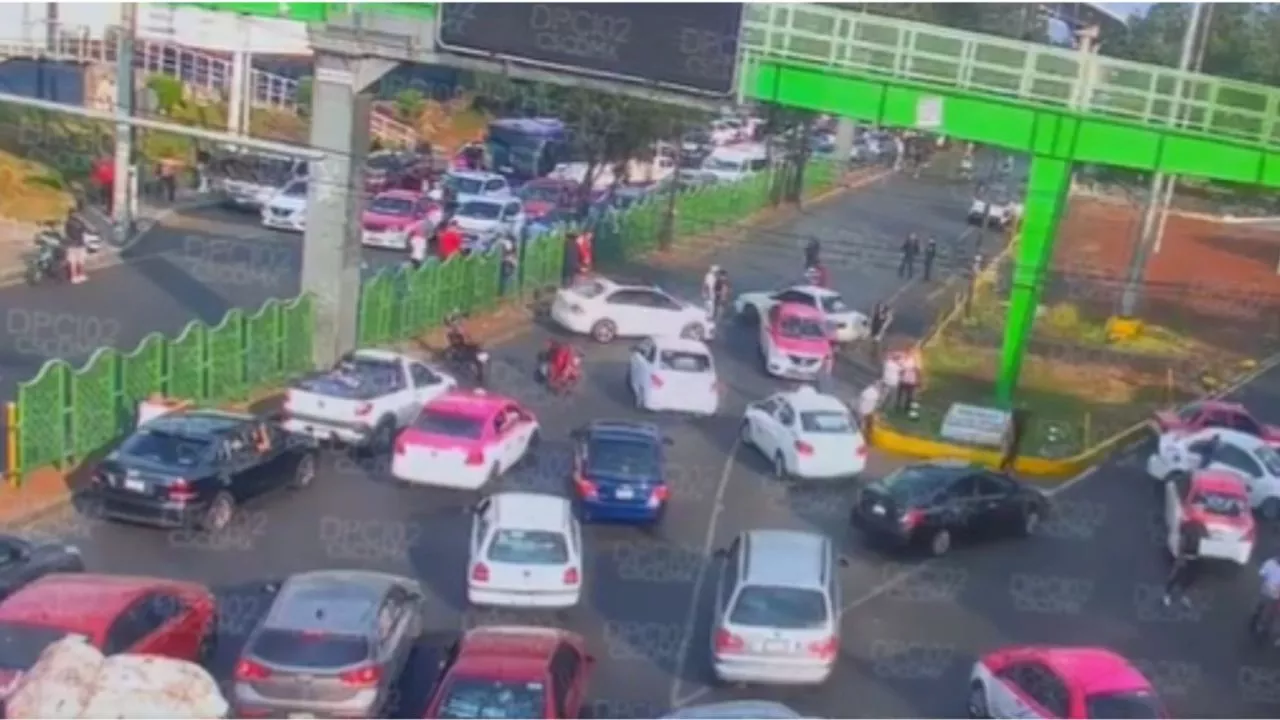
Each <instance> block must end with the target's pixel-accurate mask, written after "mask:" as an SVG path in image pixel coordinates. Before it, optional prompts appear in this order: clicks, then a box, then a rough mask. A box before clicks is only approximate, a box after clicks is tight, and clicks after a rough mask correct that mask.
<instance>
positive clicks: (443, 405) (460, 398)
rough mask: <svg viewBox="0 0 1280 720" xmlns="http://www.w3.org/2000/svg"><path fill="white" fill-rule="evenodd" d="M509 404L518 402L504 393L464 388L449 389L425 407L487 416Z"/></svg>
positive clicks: (455, 413) (470, 415) (453, 413)
mask: <svg viewBox="0 0 1280 720" xmlns="http://www.w3.org/2000/svg"><path fill="white" fill-rule="evenodd" d="M510 404H515V405H519V404H520V403H517V402H516V401H515V400H512V399H511V398H509V397H506V396H505V395H495V394H494V393H491V392H485V391H483V390H471V389H464V390H450V391H449V392H447V393H445V394H443V395H441V396H440V397H438V398H436V399H435V400H432V401H431V402H429V403H427V405H426V408H425V409H428V410H435V411H436V412H441V413H449V414H451V415H461V416H463V417H473V418H487V417H490V416H492V415H493V414H494V413H496V412H498V411H499V410H501V409H502V408H503V407H505V406H507V405H510Z"/></svg>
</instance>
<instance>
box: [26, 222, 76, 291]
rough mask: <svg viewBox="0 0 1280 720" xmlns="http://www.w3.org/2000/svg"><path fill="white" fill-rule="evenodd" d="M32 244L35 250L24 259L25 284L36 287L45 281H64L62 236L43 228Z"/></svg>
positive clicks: (65, 255) (64, 266) (64, 262)
mask: <svg viewBox="0 0 1280 720" xmlns="http://www.w3.org/2000/svg"><path fill="white" fill-rule="evenodd" d="M34 242H35V250H34V251H33V252H31V253H30V254H28V255H27V257H26V272H25V277H26V279H27V283H28V284H30V285H38V284H39V283H41V282H44V281H45V280H53V281H61V280H64V279H66V268H67V253H66V245H65V243H64V241H63V239H62V235H61V234H60V233H58V232H57V231H56V230H53V229H50V228H45V229H43V230H41V231H40V232H38V233H36V236H35V240H34Z"/></svg>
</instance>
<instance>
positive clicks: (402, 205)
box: [369, 196, 414, 217]
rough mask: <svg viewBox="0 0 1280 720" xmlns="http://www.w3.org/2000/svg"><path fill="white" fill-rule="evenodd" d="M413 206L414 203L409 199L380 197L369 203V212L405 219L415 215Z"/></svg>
mask: <svg viewBox="0 0 1280 720" xmlns="http://www.w3.org/2000/svg"><path fill="white" fill-rule="evenodd" d="M413 206H414V202H413V201H412V200H410V199H408V198H403V197H387V196H380V197H376V198H374V199H373V202H371V203H369V212H372V213H377V214H379V215H397V216H400V217H403V216H406V215H410V214H412V213H413Z"/></svg>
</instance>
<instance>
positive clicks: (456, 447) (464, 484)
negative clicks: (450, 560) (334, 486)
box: [391, 390, 540, 490]
mask: <svg viewBox="0 0 1280 720" xmlns="http://www.w3.org/2000/svg"><path fill="white" fill-rule="evenodd" d="M539 431H540V428H539V426H538V420H537V418H535V417H534V416H533V413H531V412H529V411H528V410H526V409H525V408H523V407H521V406H520V403H518V402H517V401H515V400H512V399H511V398H508V397H503V396H501V395H495V394H493V393H489V392H486V391H484V390H452V391H450V392H447V393H445V394H444V395H441V396H440V397H438V398H436V399H435V400H432V401H430V402H428V403H427V404H426V406H425V407H423V408H422V412H421V413H419V414H418V417H417V419H416V420H414V421H413V424H411V425H409V426H408V427H407V428H405V429H404V430H402V431H401V432H400V435H399V436H397V437H396V443H395V453H394V454H393V455H392V457H391V474H392V475H393V476H395V477H396V478H398V479H400V480H403V481H404V482H408V483H413V484H417V485H436V486H440V487H447V488H456V489H459V490H477V489H479V488H481V487H484V486H485V484H487V483H490V482H492V481H494V480H497V479H498V477H499V476H500V475H502V474H503V473H505V472H506V471H508V470H510V469H511V468H512V467H515V466H516V465H517V464H519V463H520V461H522V460H523V459H524V458H525V457H526V456H527V455H529V454H530V452H531V451H532V450H533V449H534V448H536V447H537V444H538V437H539Z"/></svg>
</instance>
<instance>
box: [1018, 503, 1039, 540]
mask: <svg viewBox="0 0 1280 720" xmlns="http://www.w3.org/2000/svg"><path fill="white" fill-rule="evenodd" d="M1039 529H1040V511H1039V510H1037V509H1035V508H1028V509H1027V510H1026V511H1025V512H1023V513H1022V527H1021V528H1020V533H1021V534H1022V536H1023V537H1031V536H1032V535H1035V534H1036V530H1039Z"/></svg>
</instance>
